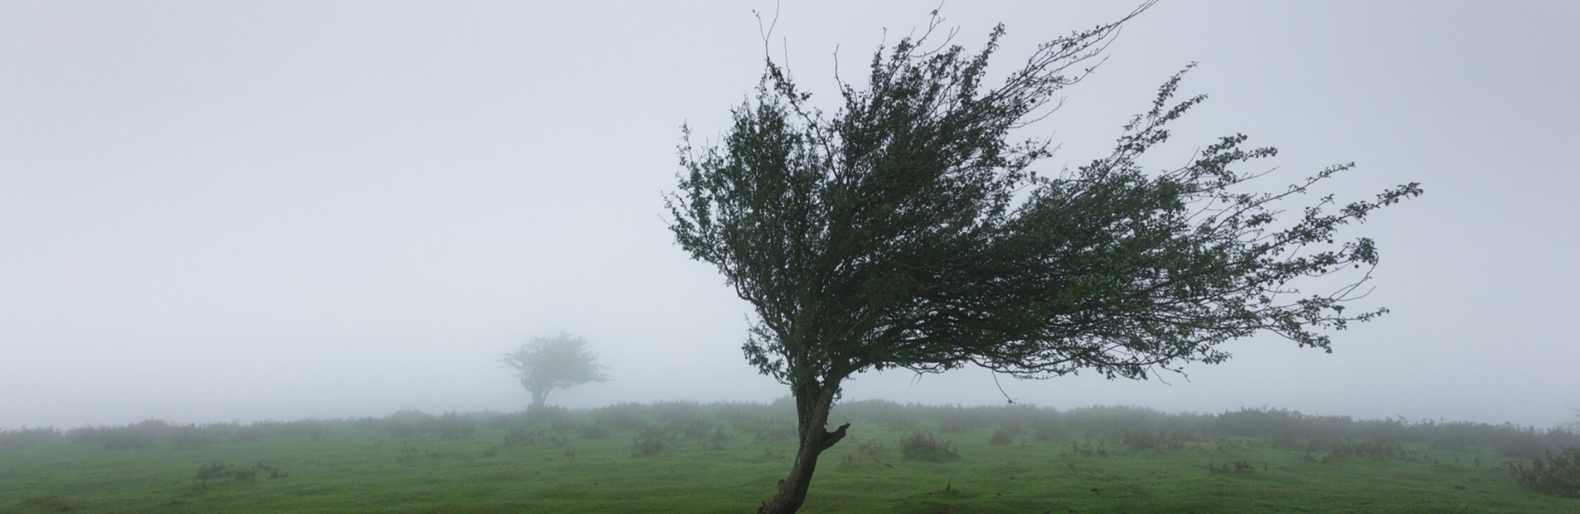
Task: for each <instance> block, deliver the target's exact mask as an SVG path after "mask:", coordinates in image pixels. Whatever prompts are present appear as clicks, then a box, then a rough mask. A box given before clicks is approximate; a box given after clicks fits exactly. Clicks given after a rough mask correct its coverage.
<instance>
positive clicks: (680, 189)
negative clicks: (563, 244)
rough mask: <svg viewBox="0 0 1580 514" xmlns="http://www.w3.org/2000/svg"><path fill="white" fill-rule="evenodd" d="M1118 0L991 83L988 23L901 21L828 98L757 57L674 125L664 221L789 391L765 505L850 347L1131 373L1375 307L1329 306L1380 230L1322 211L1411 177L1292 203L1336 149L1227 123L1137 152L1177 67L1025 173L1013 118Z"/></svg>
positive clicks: (796, 472)
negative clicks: (975, 30) (1092, 139)
mask: <svg viewBox="0 0 1580 514" xmlns="http://www.w3.org/2000/svg"><path fill="white" fill-rule="evenodd" d="M1150 5H1151V3H1150V2H1148V3H1146V4H1144V5H1143V6H1141V7H1140V8H1138V9H1137V10H1136V11H1135V12H1134V13H1132V14H1131V17H1133V16H1135V15H1136V14H1139V13H1140V12H1141V11H1142V10H1145V9H1146V8H1147V7H1149V6H1150ZM934 14H935V15H936V14H937V13H936V12H935V13H934ZM1128 19H1130V17H1126V18H1125V19H1124V20H1120V21H1119V22H1115V23H1111V24H1107V25H1101V26H1098V27H1097V28H1094V29H1092V30H1089V31H1085V32H1077V33H1074V34H1071V35H1070V36H1067V37H1062V38H1058V39H1055V40H1053V41H1050V42H1048V43H1045V44H1043V45H1040V46H1038V47H1037V49H1036V50H1035V51H1034V52H1033V53H1032V55H1031V56H1030V57H1029V58H1028V59H1027V60H1026V61H1025V64H1024V66H1023V67H1021V68H1020V69H1018V70H1010V72H1009V74H1008V75H1007V77H1006V78H1005V79H1004V82H1003V83H1002V84H1001V85H999V86H997V87H993V86H991V85H988V84H987V83H986V79H987V78H988V77H989V76H990V74H989V73H988V62H989V60H990V58H991V57H992V56H993V53H994V52H995V51H996V50H997V49H998V42H999V38H1000V37H1002V36H1003V35H1004V27H1003V26H1002V25H999V26H998V27H995V28H994V29H993V31H992V32H991V33H990V34H989V37H988V43H987V44H986V45H985V46H984V47H983V49H982V50H980V51H978V52H976V53H971V52H967V51H966V50H965V49H964V48H962V47H960V46H958V45H949V44H947V42H946V43H945V44H943V45H933V44H931V43H929V42H928V41H927V39H928V37H929V35H930V34H931V33H932V32H931V30H929V31H928V32H926V33H925V34H923V35H922V36H920V37H916V38H912V37H905V38H901V39H900V40H899V41H898V42H897V43H896V44H895V45H894V46H893V47H892V48H887V47H885V48H879V49H878V51H877V52H876V53H875V54H874V55H873V58H872V61H871V64H870V66H869V70H868V75H867V81H866V83H865V85H864V87H857V86H855V85H852V84H851V83H846V82H841V84H840V86H841V87H840V96H841V98H840V100H842V102H841V104H840V105H839V107H838V108H837V109H836V110H834V111H832V112H828V113H826V112H825V111H823V110H821V109H820V108H818V107H816V106H815V105H813V103H812V95H811V94H810V93H807V92H805V91H803V90H801V89H800V88H799V87H798V86H797V85H796V83H795V81H794V80H792V78H791V77H790V76H789V74H788V73H787V71H786V70H785V69H783V68H781V67H780V66H779V65H777V64H775V63H774V62H773V61H772V59H768V60H767V63H766V70H765V72H764V74H763V78H762V81H761V82H760V83H759V85H758V88H757V94H756V97H755V99H754V100H752V101H748V102H745V103H743V104H742V105H740V106H739V107H736V108H735V109H733V110H732V115H733V124H732V126H731V127H730V128H729V129H728V130H726V131H725V133H724V134H723V136H722V139H721V140H720V142H719V144H718V145H717V146H707V147H702V148H698V147H695V146H693V144H692V142H691V132H690V129H689V128H683V129H682V133H683V142H682V144H681V147H680V164H681V166H682V168H683V171H682V173H681V174H680V176H679V177H678V178H679V183H678V186H677V191H676V192H675V193H673V194H672V195H670V197H669V198H668V199H667V202H666V203H667V207H668V209H669V210H670V214H671V216H672V218H671V220H670V229H671V231H672V232H673V233H674V236H675V240H676V242H677V243H678V244H679V245H680V246H681V247H682V248H683V249H684V250H685V251H686V252H688V253H689V254H690V255H691V256H692V258H694V259H698V260H701V261H704V262H707V263H710V264H712V265H714V266H715V267H716V268H717V269H718V271H719V272H720V273H721V274H723V275H724V278H725V282H726V283H727V284H728V285H729V286H730V287H732V288H734V290H735V293H736V294H737V295H738V296H739V297H740V298H741V299H743V300H746V301H747V302H749V303H751V305H752V306H753V308H754V310H755V311H756V317H755V318H754V320H753V321H754V323H753V325H752V326H751V327H750V329H749V331H748V334H747V340H746V342H745V344H744V345H742V351H743V352H744V353H745V356H746V359H747V361H748V362H750V363H751V364H752V365H753V366H755V367H757V369H758V370H759V371H760V372H761V373H763V374H765V375H768V376H771V377H774V378H775V379H777V380H779V381H781V382H783V383H785V384H786V385H788V386H789V387H790V390H791V394H792V395H793V396H794V398H795V400H796V406H797V415H798V424H799V426H798V428H799V434H801V437H802V441H801V443H802V445H801V448H802V450H801V452H802V455H801V456H800V457H798V458H797V459H796V460H795V463H796V464H795V467H794V468H793V469H792V471H791V477H790V478H791V480H788V481H786V482H784V485H783V486H782V489H781V493H780V494H779V495H778V496H776V498H775V499H774V500H773V501H772V503H771V504H770V505H765V506H764V509H763V511H764V512H793V511H795V510H796V509H797V508H799V506H800V505H801V502H802V500H803V499H804V497H805V490H806V488H807V485H808V484H809V483H810V480H811V478H810V477H811V476H812V475H811V471H810V466H812V465H813V463H815V462H816V459H813V458H809V457H812V456H815V455H816V454H817V453H819V452H821V451H823V450H824V449H825V447H826V446H825V445H824V444H823V443H822V438H823V437H825V436H824V434H825V433H828V432H826V429H825V427H826V426H827V425H828V423H827V421H828V419H827V417H828V415H829V409H830V408H831V406H832V405H833V399H834V398H835V397H836V396H838V394H839V391H840V387H841V382H842V381H843V380H846V379H848V378H849V377H851V376H853V375H855V374H857V373H861V372H863V371H866V370H872V369H875V370H885V369H890V368H904V369H908V370H912V371H915V372H918V373H934V372H943V371H947V370H950V369H957V368H960V367H964V366H966V365H968V364H974V365H977V366H981V367H985V368H988V369H990V370H993V371H996V372H1002V373H1007V374H1010V375H1012V376H1016V377H1023V378H1046V377H1052V376H1060V375H1065V374H1069V373H1076V372H1079V371H1082V370H1090V371H1093V372H1096V373H1100V374H1102V375H1104V376H1106V377H1108V378H1117V377H1124V378H1134V379H1145V378H1147V377H1148V376H1149V375H1150V374H1152V373H1156V372H1158V371H1160V370H1178V366H1180V365H1182V364H1184V363H1188V362H1206V363H1217V362H1222V361H1223V360H1225V359H1227V358H1228V357H1229V354H1227V353H1225V352H1223V351H1220V350H1218V349H1217V347H1218V345H1219V344H1221V343H1223V342H1226V341H1229V340H1232V339H1237V338H1243V337H1247V336H1250V335H1252V334H1255V333H1258V332H1271V333H1275V334H1278V335H1280V336H1283V337H1285V338H1288V339H1290V340H1293V341H1295V342H1296V343H1297V344H1299V345H1300V346H1305V347H1315V348H1321V349H1324V350H1327V349H1329V346H1330V341H1329V336H1328V334H1327V331H1329V330H1342V329H1344V328H1346V327H1347V326H1348V325H1349V323H1351V322H1361V321H1368V320H1371V319H1374V318H1376V317H1377V316H1380V315H1381V314H1382V313H1384V312H1386V310H1384V309H1381V308H1379V309H1376V310H1370V311H1362V312H1355V311H1349V312H1346V310H1345V307H1346V305H1345V303H1346V302H1348V301H1350V300H1352V299H1354V298H1356V297H1357V294H1356V291H1358V290H1359V288H1360V286H1361V285H1363V284H1364V283H1366V282H1367V281H1368V280H1369V279H1370V278H1371V276H1370V270H1371V269H1373V268H1374V267H1375V266H1376V265H1377V262H1378V251H1377V247H1376V244H1375V243H1374V242H1373V241H1372V240H1370V239H1367V238H1364V237H1362V238H1356V239H1352V240H1344V239H1343V237H1341V236H1340V234H1339V232H1340V229H1342V228H1344V227H1346V226H1348V225H1351V224H1357V223H1361V222H1363V221H1365V220H1366V219H1367V217H1368V216H1369V215H1371V214H1372V212H1373V211H1375V210H1377V209H1379V208H1381V207H1385V206H1388V205H1392V204H1394V203H1397V202H1399V201H1401V200H1403V199H1406V198H1410V197H1413V196H1416V195H1419V194H1421V188H1420V186H1419V185H1418V184H1415V183H1410V184H1404V185H1400V186H1398V187H1395V188H1392V189H1388V190H1385V191H1382V192H1381V193H1379V194H1377V195H1376V196H1375V197H1374V198H1372V199H1369V200H1360V201H1354V202H1350V203H1348V204H1343V205H1342V206H1341V204H1338V203H1336V200H1335V199H1334V197H1333V196H1332V195H1328V196H1323V197H1320V198H1318V199H1316V200H1314V201H1309V202H1306V205H1304V206H1291V205H1289V202H1291V201H1293V200H1294V199H1295V198H1297V197H1300V196H1302V195H1305V194H1307V193H1308V192H1309V191H1311V190H1312V188H1313V187H1314V186H1316V185H1317V184H1318V183H1319V182H1322V181H1323V180H1325V179H1327V178H1329V177H1331V176H1332V175H1334V174H1336V173H1339V172H1341V171H1345V170H1348V169H1350V168H1351V167H1352V165H1349V164H1341V165H1336V166H1331V167H1328V168H1325V169H1322V170H1318V171H1316V172H1315V173H1314V174H1312V175H1311V176H1310V177H1308V178H1306V179H1304V180H1295V181H1293V184H1291V185H1288V186H1285V187H1280V186H1273V187H1268V188H1263V187H1260V184H1261V183H1259V182H1256V179H1258V178H1259V177H1261V176H1262V175H1265V173H1264V172H1261V171H1242V168H1243V167H1244V166H1246V165H1247V164H1248V163H1250V162H1252V161H1257V160H1260V159H1264V158H1269V157H1273V156H1275V155H1276V154H1277V151H1276V150H1275V149H1273V148H1270V147H1262V148H1252V147H1248V146H1246V141H1247V140H1248V138H1247V137H1246V136H1244V135H1242V134H1234V135H1229V136H1225V137H1222V138H1220V139H1219V140H1218V141H1216V142H1214V143H1211V144H1209V145H1206V146H1205V147H1204V148H1202V149H1201V150H1200V151H1199V152H1198V153H1197V154H1196V156H1195V158H1194V159H1193V160H1192V161H1191V162H1189V163H1188V164H1186V165H1184V166H1181V167H1177V168H1164V169H1145V168H1144V167H1143V166H1142V164H1141V162H1142V159H1141V158H1142V156H1143V155H1144V154H1145V153H1147V152H1148V151H1150V150H1152V149H1154V148H1156V147H1157V146H1158V145H1161V144H1163V143H1165V142H1167V141H1168V139H1169V137H1170V132H1169V125H1170V124H1171V123H1173V122H1175V121H1176V120H1178V119H1179V118H1180V117H1181V116H1183V115H1184V114H1185V113H1186V112H1187V111H1189V110H1190V109H1192V108H1194V107H1196V106H1197V105H1198V104H1200V103H1201V102H1202V101H1203V100H1205V98H1206V97H1205V96H1200V95H1198V96H1193V97H1189V98H1185V99H1183V100H1179V99H1176V95H1177V93H1178V91H1179V87H1180V82H1181V80H1182V79H1183V76H1184V73H1185V72H1184V71H1181V72H1179V73H1177V74H1175V75H1174V76H1173V77H1172V78H1170V79H1169V80H1167V81H1165V82H1164V83H1163V85H1162V86H1161V87H1159V88H1158V92H1157V95H1156V97H1155V98H1154V99H1153V101H1152V103H1151V106H1150V109H1148V110H1147V111H1146V112H1144V113H1142V114H1138V115H1136V116H1135V117H1133V118H1131V119H1130V121H1129V122H1128V123H1126V124H1124V126H1123V134H1122V135H1121V136H1120V138H1119V139H1118V141H1117V142H1116V143H1115V146H1114V148H1113V150H1112V152H1111V153H1109V154H1108V156H1107V157H1103V158H1100V159H1096V160H1094V161H1092V162H1090V163H1088V164H1086V165H1084V166H1080V167H1079V168H1077V169H1076V170H1073V171H1069V170H1066V171H1061V172H1058V173H1054V174H1047V173H1043V174H1039V173H1038V170H1037V169H1036V165H1037V164H1038V163H1039V162H1040V161H1042V159H1044V158H1046V157H1048V156H1049V155H1051V153H1052V150H1051V149H1052V148H1053V146H1052V142H1051V141H1049V140H1039V139H1031V140H1026V141H1015V140H1012V139H1011V138H1012V137H1018V136H1017V135H1015V133H1016V130H1017V129H1021V128H1023V127H1025V126H1027V125H1028V124H1031V123H1034V122H1036V121H1038V120H1039V119H1041V118H1042V117H1045V116H1047V115H1048V114H1050V112H1051V110H1050V109H1051V106H1053V105H1057V102H1058V98H1059V95H1060V94H1061V93H1060V91H1061V90H1062V89H1063V88H1064V87H1066V86H1070V85H1073V84H1075V83H1077V82H1079V81H1080V80H1081V79H1082V78H1083V77H1084V76H1085V75H1086V74H1087V73H1090V72H1091V71H1092V69H1093V67H1090V66H1083V65H1082V63H1085V62H1088V61H1090V60H1092V59H1098V58H1100V56H1101V54H1102V50H1103V49H1104V48H1106V46H1107V44H1108V43H1109V42H1110V41H1111V40H1112V38H1113V37H1114V36H1115V35H1116V34H1117V31H1118V29H1119V26H1120V24H1121V23H1123V22H1124V21H1125V20H1128ZM935 21H936V19H935ZM936 27H937V25H936V23H935V24H934V25H933V26H931V27H930V29H931V28H936ZM1187 69H1189V67H1187ZM1258 189H1260V190H1262V191H1268V192H1258V191H1257V190H1258ZM1289 213H1298V214H1289ZM1362 268H1364V269H1365V270H1364V271H1361V269H1362ZM1342 273H1350V275H1348V276H1349V277H1351V280H1352V281H1350V282H1349V283H1348V284H1347V285H1344V286H1341V287H1338V288H1337V289H1336V290H1331V291H1323V292H1319V293H1317V294H1308V293H1303V292H1302V291H1301V287H1303V286H1304V284H1307V283H1308V280H1309V279H1313V278H1316V277H1332V276H1334V275H1335V274H1342ZM976 426H977V425H974V424H972V421H971V420H969V419H963V420H945V426H943V427H941V429H943V430H945V431H947V432H951V433H966V432H969V431H970V430H973V429H974V428H976Z"/></svg>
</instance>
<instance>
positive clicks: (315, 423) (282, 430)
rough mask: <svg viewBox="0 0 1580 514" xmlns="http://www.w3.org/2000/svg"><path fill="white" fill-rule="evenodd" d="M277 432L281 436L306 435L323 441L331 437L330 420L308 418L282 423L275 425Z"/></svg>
mask: <svg viewBox="0 0 1580 514" xmlns="http://www.w3.org/2000/svg"><path fill="white" fill-rule="evenodd" d="M275 434H276V435H279V436H281V437H306V438H308V439H311V440H314V441H322V440H323V439H324V438H326V437H329V422H327V421H319V420H316V419H312V418H308V419H304V420H300V421H292V422H290V423H281V424H279V425H278V426H277V427H275Z"/></svg>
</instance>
